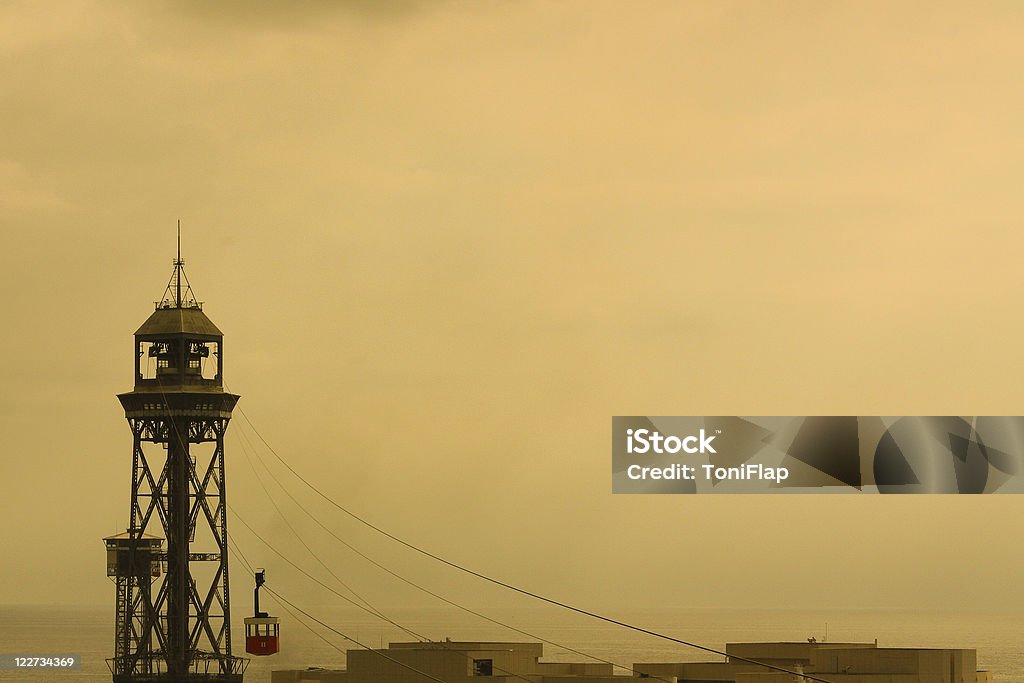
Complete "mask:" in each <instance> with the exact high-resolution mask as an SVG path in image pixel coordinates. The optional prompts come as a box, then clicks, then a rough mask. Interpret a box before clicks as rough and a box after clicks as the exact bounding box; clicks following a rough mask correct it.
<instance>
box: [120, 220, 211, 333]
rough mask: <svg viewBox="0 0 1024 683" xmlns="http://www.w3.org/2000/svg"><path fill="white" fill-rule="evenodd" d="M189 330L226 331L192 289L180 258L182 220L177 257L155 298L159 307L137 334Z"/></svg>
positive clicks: (188, 331) (201, 331)
mask: <svg viewBox="0 0 1024 683" xmlns="http://www.w3.org/2000/svg"><path fill="white" fill-rule="evenodd" d="M173 334H189V335H196V336H200V337H223V336H224V333H223V332H221V331H220V330H219V329H217V326H216V325H214V324H213V322H212V321H211V320H210V319H209V318H207V317H206V314H205V313H203V304H202V302H201V301H197V300H196V297H195V294H193V293H192V285H191V284H190V283H189V281H188V277H187V276H186V275H185V260H184V259H183V258H181V221H178V257H177V258H176V259H174V270H172V271H171V278H170V279H169V280H168V281H167V287H166V288H165V289H164V295H163V297H162V298H161V299H160V301H158V302H156V310H155V311H153V314H152V315H150V316H149V318H147V319H146V322H144V323H142V327H140V328H139V329H138V330H136V331H135V335H136V336H158V335H173Z"/></svg>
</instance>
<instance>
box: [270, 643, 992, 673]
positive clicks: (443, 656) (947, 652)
mask: <svg viewBox="0 0 1024 683" xmlns="http://www.w3.org/2000/svg"><path fill="white" fill-rule="evenodd" d="M725 653H726V655H727V657H726V660H725V661H715V662H661V663H637V664H634V665H633V669H632V674H628V673H626V674H621V675H615V672H614V671H613V667H612V665H611V664H605V663H600V662H578V663H576V662H542V661H540V659H541V657H543V655H544V647H543V645H542V644H541V643H516V642H465V641H461V642H457V641H451V640H445V641H438V642H413V643H390V644H389V646H388V647H387V648H381V649H374V650H349V651H348V666H347V668H346V669H304V670H286V671H274V672H273V673H272V679H271V680H272V683H437V681H436V680H434V679H433V678H431V677H434V678H437V679H440V680H442V681H444V683H483V682H482V681H480V678H489V679H499V680H495V681H493V683H513V681H514V682H515V683H629V681H631V680H636V679H637V678H657V679H661V680H662V681H665V682H667V683H812V682H811V681H810V680H809V679H807V678H803V677H802V676H800V675H799V674H801V673H803V674H811V675H814V676H815V677H819V678H823V679H826V680H828V681H829V682H830V683H992V676H991V674H989V673H988V672H985V671H978V670H977V656H976V652H975V650H970V649H941V648H880V647H878V645H877V643H818V642H815V641H813V640H812V641H803V642H789V643H787V642H774V643H729V644H728V645H726V647H725ZM744 660H754V662H763V663H765V664H771V665H773V666H778V667H782V668H785V669H789V670H792V671H794V672H796V673H795V674H790V673H785V672H781V671H774V670H772V669H769V668H766V667H763V666H759V665H758V664H757V663H754V662H750V661H744ZM659 683H660V682H659Z"/></svg>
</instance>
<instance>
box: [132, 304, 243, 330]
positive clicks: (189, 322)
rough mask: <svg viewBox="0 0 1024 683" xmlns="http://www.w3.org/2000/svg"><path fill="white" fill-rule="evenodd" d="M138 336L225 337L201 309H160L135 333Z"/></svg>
mask: <svg viewBox="0 0 1024 683" xmlns="http://www.w3.org/2000/svg"><path fill="white" fill-rule="evenodd" d="M135 334H136V335H137V336H150V335H163V334H194V335H196V336H201V337H223V336H224V333H223V332H221V331H220V330H219V329H217V326H216V325H214V324H213V321H212V320H210V319H209V318H207V317H206V314H205V313H203V311H202V309H199V308H171V307H168V308H158V309H156V310H155V311H153V313H152V315H150V316H149V318H147V319H146V322H144V323H142V327H140V328H139V329H137V330H136V331H135Z"/></svg>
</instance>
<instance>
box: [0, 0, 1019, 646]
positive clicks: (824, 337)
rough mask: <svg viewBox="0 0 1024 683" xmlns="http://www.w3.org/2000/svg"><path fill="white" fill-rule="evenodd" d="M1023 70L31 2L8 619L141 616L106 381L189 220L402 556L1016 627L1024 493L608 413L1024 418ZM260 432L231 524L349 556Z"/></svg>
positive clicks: (365, 581) (710, 597)
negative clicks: (613, 456)
mask: <svg viewBox="0 0 1024 683" xmlns="http://www.w3.org/2000/svg"><path fill="white" fill-rule="evenodd" d="M1021 73H1024V11H1022V10H1021V6H1020V4H1019V3H1015V2H1007V3H1002V4H1001V3H994V2H993V3H985V4H984V6H983V7H981V6H978V5H975V4H972V5H965V4H963V3H950V4H946V5H942V4H938V3H934V2H920V3H891V2H878V3H867V2H856V3H854V2H850V3H845V4H840V3H822V2H780V3H770V2H763V3H734V4H730V3H725V2H705V3H697V2H689V3H681V2H666V3H656V2H645V3H626V2H621V3H596V2H587V3H556V2H493V3H469V2H464V3H458V2H434V3H422V4H420V3H414V2H409V3H392V4H389V5H388V7H387V8H386V9H382V8H381V7H379V6H378V5H377V4H376V3H372V2H366V3H348V4H344V3H342V4H336V3H329V2H324V3H314V2H307V3H288V4H287V6H286V5H285V3H280V4H274V3H241V2H240V3H225V2H221V3H209V4H204V3H198V2H197V3H194V4H193V3H170V2H169V3H165V4H160V3H94V2H66V3H61V4H60V6H59V11H58V10H57V9H56V8H55V6H54V5H49V4H46V3H34V2H6V3H3V4H2V5H0V130H2V135H0V221H2V235H3V249H0V291H3V292H4V296H3V297H2V318H3V321H4V331H3V334H2V335H0V353H2V354H3V357H5V358H6V359H7V362H6V364H5V369H4V372H3V379H2V380H0V381H2V385H0V386H2V391H0V434H2V436H3V446H2V448H3V455H4V467H5V469H4V475H5V476H4V486H3V498H4V504H3V510H4V522H3V523H2V530H3V536H2V538H3V541H4V549H3V552H2V553H0V578H2V580H0V603H4V602H60V601H76V602H88V603H97V604H108V603H109V604H110V605H111V609H112V608H113V599H114V594H113V586H112V584H111V583H110V582H109V581H108V579H107V578H106V577H105V576H104V556H103V549H102V545H101V543H100V538H101V537H102V536H105V535H109V534H111V533H115V532H118V531H121V530H123V529H124V526H125V525H126V523H127V515H128V497H129V485H130V466H131V437H130V432H129V430H128V427H127V425H126V423H125V421H124V417H123V413H122V411H121V408H120V406H119V404H118V403H117V400H116V399H115V397H114V395H115V393H117V392H119V391H127V390H129V389H130V388H131V382H132V355H131V354H132V346H131V334H132V332H133V331H134V330H135V329H136V328H137V327H138V325H139V324H141V322H142V321H143V320H144V319H145V318H146V317H147V316H148V315H149V313H150V311H151V310H152V302H153V301H154V300H156V299H157V298H159V296H160V295H161V292H162V290H163V286H164V284H165V282H166V279H167V276H168V275H169V272H170V265H171V259H172V258H173V249H174V224H175V220H177V219H178V218H180V219H181V220H182V225H183V233H184V235H183V239H184V250H185V257H186V264H187V265H186V268H187V272H188V274H189V276H190V278H191V281H192V284H193V285H194V288H195V291H196V294H197V295H198V296H199V298H200V299H201V300H203V301H205V302H206V306H205V310H206V312H207V313H208V314H209V315H210V317H211V318H212V319H213V320H214V321H215V322H216V323H217V324H218V325H219V326H220V327H221V329H222V330H224V331H225V334H226V335H227V336H226V374H227V381H228V385H229V387H230V388H231V390H233V391H236V392H238V393H240V394H242V401H241V403H240V407H241V408H242V409H244V410H245V411H246V414H247V415H249V417H250V418H251V419H252V420H253V421H254V423H255V424H256V426H257V428H259V429H260V430H261V431H262V433H263V435H264V436H265V437H266V438H267V440H268V441H269V442H270V443H271V444H273V445H274V446H275V447H276V448H277V450H278V452H279V453H281V454H282V455H283V456H284V457H285V458H287V459H289V461H290V462H291V463H293V464H294V466H295V467H297V468H298V469H299V470H301V471H302V472H304V473H306V474H307V475H308V476H309V477H311V478H313V479H314V480H315V481H316V482H317V483H318V485H319V486H321V487H323V488H324V489H325V490H327V491H329V492H330V493H331V494H332V495H334V496H336V497H337V498H338V500H340V501H343V502H344V503H345V504H346V505H349V506H350V507H352V508H353V509H355V510H357V511H360V512H361V513H363V514H365V515H366V516H367V517H368V518H370V519H372V520H374V521H375V522H377V523H379V524H381V525H383V526H385V527H387V528H388V529H391V530H393V531H394V532H395V533H398V534H399V535H402V536H404V537H406V538H408V539H411V540H415V541H416V542H419V543H421V544H422V545H424V546H426V547H428V548H430V549H432V550H434V551H436V552H439V553H442V554H445V555H447V556H449V557H451V558H452V559H455V560H458V561H463V562H466V563H467V564H470V565H472V566H473V567H475V568H477V569H480V570H482V571H485V572H489V573H492V574H494V575H496V576H498V577H500V578H503V579H505V580H508V581H511V582H515V583H518V584H521V585H523V586H525V587H528V588H532V589H535V590H538V591H541V592H546V593H549V594H552V595H555V596H558V597H561V598H563V599H566V600H571V601H577V602H579V603H581V604H583V605H587V606H600V607H603V606H608V607H611V608H614V607H616V606H624V605H634V604H635V605H644V606H646V605H678V606H689V605H695V606H711V605H726V606H746V605H751V606H758V607H773V606H821V605H824V606H839V607H842V606H846V607H856V606H902V607H914V608H929V607H956V608H968V607H978V608H1010V609H1020V608H1022V607H1024V587H1022V585H1021V583H1020V574H1021V571H1020V570H1021V566H1022V563H1024V543H1022V540H1024V538H1022V533H1021V531H1020V527H1019V525H1020V521H1019V520H1020V519H1021V517H1022V513H1024V498H1021V497H1013V496H988V497H962V498H951V497H923V496H922V497H891V498H887V497H881V496H859V497H858V496H831V497H827V496H769V497H760V496H744V497H726V496H717V497H715V496H706V497H686V496H664V497H656V496H612V495H611V493H610V489H611V481H610V466H609V465H610V444H609V432H610V417H611V416H612V415H615V414H630V415H635V414H652V415H664V414H682V415H688V414H695V415H702V414H723V415H734V414H739V415H779V414H800V415H802V414H850V415H856V414H959V415H976V414H1018V415H1019V414H1024V388H1022V384H1021V382H1020V379H1019V378H1020V376H1021V372H1022V370H1024V359H1022V354H1021V351H1020V339H1021V332H1022V330H1024V323H1022V318H1021V315H1020V314H1019V312H1018V309H1019V307H1020V292H1021V291H1022V287H1024V273H1022V270H1021V268H1020V267H1019V262H1020V258H1021V256H1020V255H1021V253H1022V251H1024V233H1022V232H1021V230H1020V223H1021V215H1022V210H1024V193H1022V192H1021V181H1022V179H1024V135H1022V127H1021V121H1022V120H1024V111H1022V110H1024V89H1022V88H1021V82H1020V79H1021ZM243 433H246V435H247V436H248V437H249V438H250V439H252V438H253V436H252V434H251V433H249V432H248V428H247V426H246V425H244V420H241V419H236V420H235V421H234V422H233V423H232V428H231V430H229V435H228V476H229V484H228V491H229V498H230V500H231V502H232V505H234V506H235V507H236V508H237V509H238V511H239V512H240V513H241V514H242V515H244V516H245V517H246V519H247V520H248V521H251V522H252V523H253V524H254V525H256V526H258V528H260V529H261V530H263V533H266V534H267V536H268V538H269V539H272V540H273V541H274V542H275V543H276V544H278V545H280V546H281V547H282V548H288V549H294V553H295V557H296V559H297V561H299V562H300V563H302V564H304V566H308V567H310V570H311V571H316V570H317V566H316V565H315V563H313V562H312V561H311V560H309V558H307V557H305V556H303V555H302V554H301V552H300V550H301V549H300V548H299V546H298V545H297V544H296V542H295V541H294V540H292V539H291V537H290V535H289V532H288V530H287V528H286V527H285V526H284V525H283V524H282V523H281V521H280V520H279V519H277V518H275V516H274V513H273V510H272V509H270V508H269V506H268V505H267V504H266V502H264V500H263V497H264V496H263V493H262V491H261V490H260V488H259V486H258V484H257V483H256V481H255V479H254V477H253V473H252V470H251V469H250V468H249V465H248V464H247V462H246V453H247V452H248V446H247V445H246V443H245V441H244V440H243V439H242V434H243ZM286 481H287V483H288V485H289V487H291V489H292V490H293V491H295V492H296V493H297V494H299V493H300V492H301V489H300V488H299V487H298V486H296V484H295V482H294V481H293V480H286ZM301 495H306V494H305V493H302V494H301ZM282 500H283V499H282ZM310 504H311V506H312V507H313V509H315V510H316V512H317V514H320V515H322V516H323V517H324V518H325V519H330V520H331V521H330V523H331V524H332V525H333V526H334V527H335V528H336V529H337V530H338V533H339V534H340V535H343V536H344V537H345V538H349V539H351V542H353V543H355V544H357V545H358V546H359V547H360V548H362V549H363V550H365V551H366V552H368V553H370V554H373V555H374V556H375V557H379V558H380V559H381V560H382V561H384V562H386V563H388V564H389V565H393V566H394V567H396V568H398V569H400V570H401V571H403V572H405V573H407V574H408V575H409V576H411V577H413V578H417V579H420V580H422V581H423V582H425V583H427V584H428V585H430V586H431V587H432V588H435V589H437V590H441V591H442V592H445V593H448V594H451V595H453V596H456V597H458V598H459V599H463V600H465V601H467V602H469V603H471V604H484V605H492V604H522V603H521V602H520V600H519V599H518V598H512V597H508V596H506V595H504V594H502V593H499V592H497V591H495V590H492V589H490V588H487V587H483V586H481V585H479V584H478V583H474V582H473V581H470V580H468V579H464V578H462V577H459V576H453V575H451V574H450V572H447V571H444V570H441V569H438V568H436V567H432V566H430V565H427V564H425V563H424V562H422V561H420V560H419V559H416V558H411V557H409V555H408V554H407V553H405V552H403V551H401V550H398V549H395V548H394V547H393V546H391V545H388V544H386V543H384V542H382V541H381V540H379V539H377V538H374V537H372V536H371V535H369V534H367V533H365V531H364V530H361V529H358V528H356V527H354V526H353V525H352V524H351V523H350V522H349V521H348V520H346V519H344V518H343V517H341V516H340V515H338V514H336V513H332V512H331V511H330V510H329V509H328V508H326V506H324V505H322V504H320V503H318V502H316V501H314V500H312V499H311V500H310ZM287 512H288V513H289V515H290V518H292V519H294V520H295V523H296V524H298V525H299V527H300V528H301V529H302V530H303V533H307V534H308V537H309V540H310V542H313V543H315V544H316V546H317V547H319V548H322V549H323V553H324V556H325V558H329V559H330V560H331V561H332V562H333V563H336V566H337V567H338V570H339V573H341V574H342V575H343V576H344V577H346V580H348V581H350V582H351V583H352V585H353V586H355V587H357V589H360V590H361V591H362V592H363V593H364V594H365V595H366V596H367V597H369V598H371V599H372V600H374V601H377V602H379V603H380V604H382V605H406V604H431V603H430V601H429V599H428V598H425V597H422V596H419V595H416V594H414V593H411V592H409V591H408V590H406V589H404V588H402V587H401V586H400V585H397V584H395V582H394V581H392V580H391V579H389V578H388V577H386V576H381V575H380V573H379V572H378V571H376V570H374V569H372V568H369V567H367V566H366V565H365V563H364V562H363V561H362V560H360V559H358V558H355V557H353V556H352V555H351V554H350V553H348V552H347V551H345V550H344V549H343V548H340V547H339V546H337V544H333V543H329V542H328V541H329V539H326V538H325V537H324V534H322V533H319V532H318V531H317V529H316V528H315V527H314V526H313V525H312V524H311V523H308V521H303V520H302V518H301V516H300V515H299V514H298V513H296V512H295V510H294V508H292V507H288V508H287ZM230 528H231V531H232V539H233V541H234V542H235V543H236V544H238V546H239V547H241V548H242V549H243V550H244V551H245V552H246V554H247V555H249V556H250V557H251V558H252V559H254V560H256V561H257V562H258V563H259V564H261V565H265V566H266V567H268V569H270V570H271V575H272V576H273V577H274V579H275V586H276V588H277V589H278V590H280V591H281V592H282V593H284V594H286V595H292V596H295V599H296V601H299V602H303V601H304V604H307V605H309V604H314V603H313V601H314V600H321V601H324V600H326V599H327V598H325V597H324V596H323V594H322V593H320V592H319V591H318V589H315V588H312V587H310V585H309V583H308V582H307V581H306V580H305V579H304V578H302V577H301V576H299V575H297V574H295V573H294V572H293V571H291V570H290V569H288V568H287V567H285V566H283V565H282V563H281V562H280V561H279V560H277V559H276V558H275V557H274V556H273V555H272V554H271V553H270V552H269V551H267V550H266V549H264V548H262V547H261V545H260V544H259V542H258V541H256V540H255V539H254V538H253V537H252V536H251V535H249V534H248V532H246V531H245V529H244V528H242V527H241V525H239V524H238V523H236V522H234V521H232V522H231V527H230ZM233 571H235V572H237V574H236V575H241V571H240V567H238V566H236V565H233ZM243 580H244V579H243ZM235 585H236V586H238V585H240V584H238V583H236V584H235ZM241 585H248V582H247V581H245V583H244V584H241ZM242 595H243V596H244V597H243V598H241V599H243V600H246V601H247V600H248V591H247V590H245V591H243V592H242ZM238 599H240V598H237V597H236V600H238ZM797 635H798V636H799V635H801V634H797Z"/></svg>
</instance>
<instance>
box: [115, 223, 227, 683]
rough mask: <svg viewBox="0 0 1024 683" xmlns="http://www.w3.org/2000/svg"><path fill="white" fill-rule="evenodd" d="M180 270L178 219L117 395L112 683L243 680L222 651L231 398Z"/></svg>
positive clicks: (211, 333) (213, 329) (204, 320)
mask: <svg viewBox="0 0 1024 683" xmlns="http://www.w3.org/2000/svg"><path fill="white" fill-rule="evenodd" d="M184 265H185V262H184V261H183V260H182V258H181V227H180V223H179V227H178V257H177V258H176V259H175V260H174V270H173V271H172V273H171V278H170V280H169V282H168V283H167V289H166V290H165V292H164V296H163V298H162V299H161V300H160V301H159V302H157V303H156V307H155V308H156V310H155V311H154V312H153V313H152V315H150V316H149V318H148V319H147V320H146V322H144V323H143V324H142V327H140V328H139V329H138V330H137V331H136V332H135V344H134V347H133V348H134V350H133V355H134V356H135V388H134V390H132V391H130V392H128V393H124V394H119V395H118V397H117V398H118V399H119V400H120V401H121V405H122V407H123V408H124V413H125V417H126V418H127V420H128V425H129V426H130V427H131V430H132V440H133V445H132V492H131V507H130V512H129V525H128V529H127V531H126V532H125V533H124V534H119V535H117V536H112V537H110V538H107V539H104V541H105V543H106V547H107V573H108V575H110V576H113V577H114V579H115V583H116V586H117V600H116V602H117V609H116V614H117V616H116V619H117V622H116V626H115V638H116V642H115V645H114V657H113V658H112V659H109V660H107V661H108V664H109V666H110V670H111V673H112V674H113V680H114V683H136V682H141V681H146V682H153V683H161V682H166V683H171V682H174V683H180V682H184V681H188V682H190V683H192V682H194V683H199V682H201V681H217V682H221V683H241V681H242V674H243V672H244V670H245V665H246V664H247V660H245V659H242V658H240V657H235V656H233V655H232V654H231V610H230V602H229V590H228V588H229V585H228V528H227V502H226V499H225V494H226V482H225V477H224V433H225V431H226V430H227V427H228V422H229V420H230V419H231V411H232V409H233V408H234V407H235V403H236V402H237V401H238V396H236V395H234V394H229V393H227V392H225V391H224V335H223V334H222V333H221V331H220V330H219V329H217V326H216V325H214V324H213V322H211V321H210V319H209V318H208V317H206V314H205V313H203V309H202V304H201V303H200V302H198V301H196V299H195V296H194V295H193V293H192V287H191V286H190V285H189V282H188V279H187V278H186V277H185V270H184ZM161 537H162V538H161ZM164 539H166V543H167V546H166V548H164V547H163V541H164ZM161 569H163V571H161Z"/></svg>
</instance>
